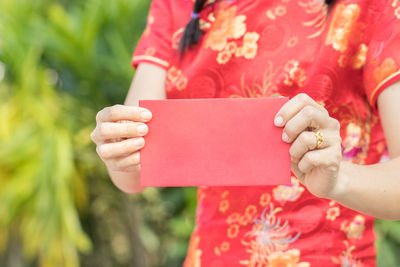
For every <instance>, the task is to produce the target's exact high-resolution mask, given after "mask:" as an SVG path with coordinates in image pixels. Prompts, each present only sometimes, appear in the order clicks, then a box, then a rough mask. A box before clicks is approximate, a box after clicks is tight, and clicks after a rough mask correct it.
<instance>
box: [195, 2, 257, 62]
mask: <svg viewBox="0 0 400 267" xmlns="http://www.w3.org/2000/svg"><path fill="white" fill-rule="evenodd" d="M236 12H237V6H235V5H234V6H231V7H227V5H226V4H221V7H220V9H219V10H218V12H217V14H216V17H214V15H209V16H208V18H207V19H202V20H201V22H200V25H201V26H200V27H201V28H202V29H209V32H208V35H207V36H206V40H205V48H211V50H213V51H217V52H219V53H218V54H217V58H216V60H217V62H218V63H219V64H226V63H228V62H229V60H230V59H231V58H232V56H236V57H244V58H245V59H253V58H255V56H256V55H257V50H258V44H257V41H258V39H259V38H260V35H259V34H258V33H257V32H246V30H247V26H246V23H245V21H246V16H245V15H236ZM211 14H212V13H211ZM242 37H243V40H242V46H239V43H236V42H235V40H239V39H240V38H242Z"/></svg>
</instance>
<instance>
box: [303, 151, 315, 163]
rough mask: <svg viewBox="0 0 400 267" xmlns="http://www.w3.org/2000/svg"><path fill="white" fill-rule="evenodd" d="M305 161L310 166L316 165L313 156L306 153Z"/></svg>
mask: <svg viewBox="0 0 400 267" xmlns="http://www.w3.org/2000/svg"><path fill="white" fill-rule="evenodd" d="M303 160H304V162H306V163H308V164H310V165H314V158H313V156H312V155H311V153H306V154H305V155H304V156H303Z"/></svg>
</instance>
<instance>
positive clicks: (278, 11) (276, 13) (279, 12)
mask: <svg viewBox="0 0 400 267" xmlns="http://www.w3.org/2000/svg"><path fill="white" fill-rule="evenodd" d="M265 14H266V15H267V17H268V18H269V19H272V20H275V19H276V18H277V17H282V16H284V15H286V6H283V5H279V6H277V7H275V8H273V9H268V10H267V12H265Z"/></svg>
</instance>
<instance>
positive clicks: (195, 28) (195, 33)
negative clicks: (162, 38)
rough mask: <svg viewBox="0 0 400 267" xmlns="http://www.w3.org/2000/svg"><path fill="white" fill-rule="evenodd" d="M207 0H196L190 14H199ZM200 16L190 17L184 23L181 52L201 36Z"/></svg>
mask: <svg viewBox="0 0 400 267" xmlns="http://www.w3.org/2000/svg"><path fill="white" fill-rule="evenodd" d="M206 1H207V0H196V2H195V3H194V6H193V12H192V14H199V13H200V11H201V10H202V9H203V7H204V5H205V3H206ZM199 21H200V18H199V17H198V16H197V17H192V18H191V19H190V21H189V23H188V24H187V25H186V28H185V31H184V32H183V36H182V38H181V41H180V44H179V46H180V50H181V54H183V53H185V51H186V49H188V48H189V47H190V46H192V45H194V44H196V43H197V42H198V41H199V40H200V37H201V33H202V32H201V29H200V22H199Z"/></svg>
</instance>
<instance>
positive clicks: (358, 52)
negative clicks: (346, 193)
mask: <svg viewBox="0 0 400 267" xmlns="http://www.w3.org/2000/svg"><path fill="white" fill-rule="evenodd" d="M193 3H194V1H193V0H154V1H153V3H152V6H151V9H150V14H149V16H148V22H147V27H146V29H145V31H144V33H143V35H142V38H141V39H140V41H139V43H138V45H137V47H136V50H135V53H134V56H133V61H132V64H133V66H134V67H136V66H137V65H138V64H139V63H141V62H147V63H152V64H156V65H157V66H159V67H162V68H164V69H165V70H166V71H167V80H166V85H165V90H166V93H167V97H168V98H214V97H225V98H226V97H270V96H278V95H283V96H289V97H293V96H294V95H296V94H299V93H301V92H304V93H307V94H308V95H310V96H311V97H312V98H314V99H315V100H316V101H317V102H318V103H320V104H321V105H323V106H324V107H325V108H326V109H327V110H328V111H329V113H330V115H331V116H332V117H334V118H336V119H337V120H339V121H340V123H341V130H340V131H341V136H342V140H343V141H342V150H343V159H344V160H347V161H352V162H354V163H357V164H372V163H376V162H378V161H379V160H380V158H381V156H382V153H383V152H384V150H385V147H386V144H385V140H384V135H383V131H382V127H381V124H380V120H379V116H378V111H377V105H376V102H377V97H378V96H379V94H380V93H381V92H382V91H383V90H384V89H385V88H387V86H388V85H390V84H392V83H394V82H395V81H397V80H399V79H400V71H399V66H400V52H399V48H400V0H337V1H336V3H335V5H334V7H333V8H332V9H331V10H328V6H327V5H326V4H324V3H323V2H321V1H320V0H236V1H233V0H231V1H228V0H224V1H223V0H220V1H211V0H209V1H208V2H207V4H206V6H205V7H204V9H203V10H202V11H201V13H200V25H201V28H202V30H203V32H204V33H203V35H202V37H201V40H200V42H199V43H198V44H197V45H196V46H194V47H193V48H191V49H189V50H188V51H187V52H186V53H185V54H184V56H183V58H181V59H180V58H179V52H178V51H177V45H178V42H179V39H180V38H181V36H182V33H183V30H184V27H185V25H186V24H187V22H188V20H189V18H190V13H191V11H192V9H193ZM249 138H251V137H250V136H249ZM243 179H246V177H243ZM260 179H268V177H260ZM377 179H379V177H377ZM373 222H374V220H373V218H372V217H369V216H366V215H364V214H360V213H358V212H354V211H352V210H350V209H347V208H345V207H343V206H341V205H339V204H338V203H336V202H335V201H330V200H326V199H320V198H317V197H315V196H313V195H311V194H310V193H309V192H308V191H307V189H306V188H305V187H304V186H302V185H301V184H299V181H298V180H297V179H296V178H295V177H294V176H293V177H292V184H291V185H290V186H287V185H285V186H283V185H280V186H260V187H255V186H253V187H200V188H199V189H198V207H197V211H196V225H195V228H194V231H193V234H192V237H191V241H190V245H189V250H188V255H187V258H186V261H185V264H184V266H185V267H200V266H204V267H235V266H238V267H240V266H249V267H250V266H251V267H253V266H254V267H267V266H271V267H278V266H279V267H283V266H287V267H289V266H290V267H306V266H318V267H329V266H349V267H356V266H357V267H359V266H375V264H376V263H375V256H376V251H375V248H374V245H373V242H374V240H375V234H374V232H373Z"/></svg>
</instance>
